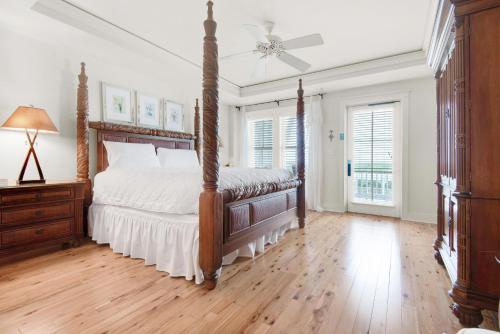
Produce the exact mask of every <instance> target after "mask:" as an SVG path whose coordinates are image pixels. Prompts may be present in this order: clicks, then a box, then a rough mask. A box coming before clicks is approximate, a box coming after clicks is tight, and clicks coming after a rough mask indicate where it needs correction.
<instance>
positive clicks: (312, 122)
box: [305, 95, 323, 211]
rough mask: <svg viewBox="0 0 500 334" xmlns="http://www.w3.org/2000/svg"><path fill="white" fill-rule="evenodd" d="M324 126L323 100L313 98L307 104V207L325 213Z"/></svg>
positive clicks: (317, 97) (319, 97)
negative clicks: (323, 190)
mask: <svg viewBox="0 0 500 334" xmlns="http://www.w3.org/2000/svg"><path fill="white" fill-rule="evenodd" d="M322 125H323V110H322V98H321V96H317V95H316V96H311V97H310V98H309V103H308V104H307V109H306V124H305V126H306V133H307V134H308V136H309V138H308V139H309V143H308V145H309V146H308V148H309V152H308V156H307V162H306V171H305V172H306V175H305V176H306V205H307V208H308V209H310V210H316V211H323V209H322V208H321V191H322V184H323V159H322V158H323V157H322V155H323V154H322V138H321V137H322V135H323V129H322ZM306 140H307V138H306ZM306 143H307V141H306Z"/></svg>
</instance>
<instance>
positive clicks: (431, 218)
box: [401, 212, 437, 224]
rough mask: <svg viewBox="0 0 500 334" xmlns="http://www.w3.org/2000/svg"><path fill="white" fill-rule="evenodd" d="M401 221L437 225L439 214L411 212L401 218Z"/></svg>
mask: <svg viewBox="0 0 500 334" xmlns="http://www.w3.org/2000/svg"><path fill="white" fill-rule="evenodd" d="M401 219H402V220H407V221H411V222H416V223H426V224H436V223H437V214H435V213H434V214H432V213H417V212H411V213H407V214H406V215H405V216H404V217H401Z"/></svg>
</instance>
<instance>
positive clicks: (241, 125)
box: [229, 107, 248, 167]
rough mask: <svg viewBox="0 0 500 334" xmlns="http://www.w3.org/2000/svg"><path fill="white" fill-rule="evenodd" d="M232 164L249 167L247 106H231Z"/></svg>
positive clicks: (233, 165)
mask: <svg viewBox="0 0 500 334" xmlns="http://www.w3.org/2000/svg"><path fill="white" fill-rule="evenodd" d="M231 129H232V131H231V132H230V133H229V135H230V138H231V143H232V145H231V148H232V150H231V159H230V160H231V166H232V167H248V143H247V116H246V108H245V107H232V108H231Z"/></svg>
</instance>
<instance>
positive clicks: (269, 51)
mask: <svg viewBox="0 0 500 334" xmlns="http://www.w3.org/2000/svg"><path fill="white" fill-rule="evenodd" d="M243 26H244V27H245V29H246V30H247V31H248V32H249V33H250V35H252V36H253V38H254V39H255V40H256V42H257V43H256V45H255V49H254V50H251V51H244V52H239V53H236V54H232V55H228V56H224V57H220V58H219V59H221V60H227V59H231V58H235V57H240V56H245V55H249V54H256V55H259V58H258V60H257V63H256V65H255V70H254V74H253V77H254V78H255V79H260V78H263V77H265V74H266V70H267V63H268V61H269V59H270V58H271V57H276V59H278V60H280V61H282V62H284V63H285V64H287V65H289V66H291V67H293V68H295V69H296V70H298V71H300V72H302V73H303V72H305V71H307V70H308V69H309V68H310V67H311V64H309V63H307V62H305V61H304V60H302V59H300V58H297V57H295V56H294V55H292V54H290V53H288V51H289V50H293V49H301V48H307V47H311V46H317V45H322V44H323V38H322V37H321V35H320V34H312V35H306V36H301V37H297V38H292V39H289V40H286V41H283V40H282V39H281V37H279V36H277V35H273V34H272V31H273V28H274V23H273V22H265V23H264V28H263V27H260V26H257V25H253V24H244V25H243Z"/></svg>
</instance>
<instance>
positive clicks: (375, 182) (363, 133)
mask: <svg viewBox="0 0 500 334" xmlns="http://www.w3.org/2000/svg"><path fill="white" fill-rule="evenodd" d="M352 131H353V171H354V175H353V176H354V190H355V192H354V198H355V199H358V200H362V201H371V202H387V203H390V202H392V183H393V182H392V180H393V176H392V173H393V169H392V166H393V162H392V155H393V140H392V138H393V110H392V107H391V106H388V107H387V108H368V109H363V110H359V111H355V112H354V115H353V129H352Z"/></svg>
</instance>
